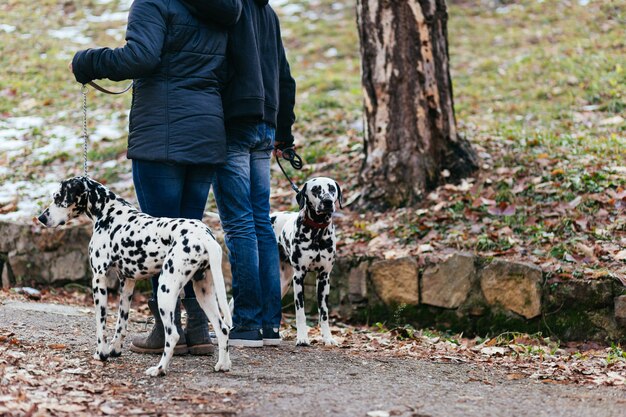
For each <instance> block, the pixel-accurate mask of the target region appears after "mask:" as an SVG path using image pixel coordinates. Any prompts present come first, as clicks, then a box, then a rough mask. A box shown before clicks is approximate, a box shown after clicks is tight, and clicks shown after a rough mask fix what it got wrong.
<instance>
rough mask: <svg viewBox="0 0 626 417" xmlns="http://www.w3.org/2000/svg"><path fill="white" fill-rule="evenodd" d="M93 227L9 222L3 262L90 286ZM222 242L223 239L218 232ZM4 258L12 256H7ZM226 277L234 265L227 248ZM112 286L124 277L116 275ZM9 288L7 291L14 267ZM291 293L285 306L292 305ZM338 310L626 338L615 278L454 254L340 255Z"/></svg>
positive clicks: (32, 275) (0, 229)
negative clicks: (570, 275)
mask: <svg viewBox="0 0 626 417" xmlns="http://www.w3.org/2000/svg"><path fill="white" fill-rule="evenodd" d="M90 238H91V224H84V225H76V226H68V227H63V228H57V229H45V228H41V227H39V226H37V225H24V224H16V223H10V222H0V255H1V256H0V259H4V258H8V260H9V263H10V265H11V267H12V270H13V272H14V274H15V276H16V278H17V281H18V284H19V283H20V282H22V283H27V284H28V283H31V282H39V283H46V284H64V283H66V282H80V283H83V284H85V285H89V282H90V278H91V271H90V269H89V261H88V257H87V248H88V244H89V239H90ZM217 238H218V240H220V241H223V240H222V239H221V237H220V236H219V235H218V236H217ZM3 254H4V255H3ZM223 268H224V275H225V278H226V281H227V285H228V284H229V283H230V265H229V263H228V259H227V256H226V251H224V259H223ZM110 278H111V280H110V282H111V286H113V285H114V284H115V277H110ZM2 282H3V285H4V286H5V287H6V286H8V284H9V283H8V274H7V268H4V269H3V273H2ZM315 294H316V290H315V279H314V277H312V276H309V277H307V280H306V281H305V308H306V309H307V310H308V311H311V312H313V313H314V312H315V311H316V310H317V305H316V300H317V296H316V295H315ZM292 301H293V300H292V295H288V296H287V298H286V299H285V300H284V304H285V305H286V306H288V305H290V307H287V309H289V308H293V302H292ZM330 305H331V308H332V309H333V310H334V313H335V314H337V315H339V316H340V317H341V318H342V319H343V320H351V321H355V322H369V323H374V322H377V321H380V322H384V323H386V324H387V325H389V326H396V325H404V324H407V323H408V324H413V325H415V326H420V327H424V326H432V327H436V328H440V329H450V330H453V331H463V332H465V333H466V334H482V335H484V334H494V333H497V332H502V331H525V332H531V333H534V332H538V331H540V332H542V333H543V334H544V335H553V336H556V337H559V338H561V339H578V340H582V339H590V340H602V341H607V340H610V341H616V342H620V341H626V291H625V290H624V286H623V285H622V284H621V283H620V282H619V281H617V280H615V279H613V278H611V277H608V276H607V277H605V278H599V279H596V280H578V279H570V280H566V281H558V280H556V279H553V278H551V277H550V276H549V275H548V274H546V273H544V272H542V271H541V269H539V268H538V267H536V266H534V265H530V264H525V263H519V262H510V261H506V260H500V259H496V260H492V261H490V260H486V259H483V258H480V257H478V256H476V255H473V254H469V253H455V254H452V255H450V256H448V257H447V258H446V259H445V260H442V261H437V262H434V261H430V260H428V259H416V258H412V257H405V258H400V259H394V260H381V259H362V258H354V259H340V260H338V262H337V264H336V265H335V269H334V271H333V273H332V275H331V294H330Z"/></svg>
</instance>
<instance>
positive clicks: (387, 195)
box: [357, 0, 478, 209]
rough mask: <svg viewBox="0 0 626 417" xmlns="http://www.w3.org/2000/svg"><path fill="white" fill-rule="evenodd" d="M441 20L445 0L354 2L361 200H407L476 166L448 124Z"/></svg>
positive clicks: (380, 203)
mask: <svg viewBox="0 0 626 417" xmlns="http://www.w3.org/2000/svg"><path fill="white" fill-rule="evenodd" d="M447 21H448V12H447V8H446V3H445V0H357V23H358V28H359V36H360V41H361V57H362V83H363V90H364V96H365V106H364V107H365V117H366V124H367V127H366V130H365V161H364V163H363V167H362V169H361V173H360V184H361V187H362V189H361V201H360V204H361V205H362V206H365V207H373V208H381V209H382V208H387V207H400V206H404V205H411V204H414V203H416V202H419V201H421V199H422V198H423V195H424V194H425V193H427V192H428V191H430V190H432V189H433V188H435V187H437V186H438V185H440V184H441V183H442V182H444V181H455V180H460V179H461V178H465V177H467V176H469V175H470V174H471V173H472V172H473V171H475V170H476V169H477V167H478V161H477V157H476V154H475V152H474V151H473V149H472V148H471V146H470V145H469V143H468V142H467V141H466V140H464V139H462V138H460V137H459V135H458V134H457V130H456V121H455V117H454V102H453V99H452V82H451V80H450V69H449V65H448V38H447V36H448V34H447ZM444 170H446V171H447V172H448V174H445V173H444Z"/></svg>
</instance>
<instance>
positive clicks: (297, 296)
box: [271, 177, 342, 346]
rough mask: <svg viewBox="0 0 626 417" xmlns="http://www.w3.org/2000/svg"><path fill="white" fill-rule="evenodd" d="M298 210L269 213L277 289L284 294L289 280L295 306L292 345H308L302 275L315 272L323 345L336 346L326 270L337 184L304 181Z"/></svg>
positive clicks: (332, 260)
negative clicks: (276, 258)
mask: <svg viewBox="0 0 626 417" xmlns="http://www.w3.org/2000/svg"><path fill="white" fill-rule="evenodd" d="M296 200H297V202H298V204H299V206H300V211H299V212H279V213H273V214H272V215H271V220H272V225H273V227H274V233H275V234H276V239H277V241H278V251H279V254H280V261H281V268H280V269H281V273H280V275H281V277H280V281H281V290H282V296H283V297H284V296H285V294H286V293H287V290H288V289H289V284H290V283H291V282H292V281H293V295H294V302H295V305H296V329H297V337H296V345H298V346H301V345H304V346H306V345H309V336H308V328H307V325H306V317H305V314H304V292H303V284H304V277H305V276H306V274H307V272H309V271H312V272H316V273H317V306H318V311H319V322H320V328H321V331H322V338H323V340H324V344H326V345H327V346H328V345H333V346H336V345H337V341H335V339H334V338H333V337H332V335H331V333H330V327H329V325H328V294H329V293H330V272H331V271H332V269H333V265H334V263H335V250H336V237H335V226H334V225H333V223H332V215H333V213H334V211H335V202H339V207H340V208H342V195H341V188H340V187H339V184H338V183H337V182H336V181H335V180H332V179H330V178H326V177H317V178H312V179H310V180H309V181H307V182H306V183H305V184H304V186H303V187H302V189H301V190H300V192H298V194H297V195H296Z"/></svg>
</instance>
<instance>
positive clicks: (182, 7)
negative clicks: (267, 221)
mask: <svg viewBox="0 0 626 417" xmlns="http://www.w3.org/2000/svg"><path fill="white" fill-rule="evenodd" d="M241 10H242V3H241V0H211V1H206V4H205V8H204V9H203V11H204V12H207V11H208V12H209V15H210V18H207V17H206V15H204V16H202V19H199V16H198V15H197V13H196V12H195V10H194V8H193V7H191V6H190V5H189V4H185V3H184V2H183V0H135V1H134V3H133V4H132V6H131V8H130V13H129V16H128V26H127V31H126V44H125V45H124V46H123V47H120V48H115V49H111V48H97V49H87V50H84V51H79V52H78V53H76V55H75V56H74V59H73V60H72V63H71V70H72V72H73V73H74V76H75V78H76V81H78V82H79V83H82V84H86V83H88V82H90V81H92V80H97V79H102V78H108V79H110V80H113V81H121V80H126V79H133V80H134V86H133V100H132V106H131V111H130V120H129V135H128V153H127V156H128V158H130V159H132V167H133V182H134V185H135V190H136V192H137V199H138V200H139V205H140V206H141V209H142V211H144V212H145V213H148V214H150V215H153V216H159V217H184V218H196V219H202V216H203V213H204V208H205V205H206V201H207V197H208V193H209V189H210V186H211V183H212V181H213V178H214V173H215V169H216V166H217V165H218V164H222V163H224V162H225V161H226V159H227V143H226V130H225V126H224V110H223V106H222V98H221V94H220V93H221V89H222V88H223V86H224V84H225V82H226V81H227V75H228V72H227V71H228V70H227V66H226V53H227V43H228V33H227V27H228V26H232V25H234V24H235V23H236V22H237V21H238V19H239V17H240V14H241ZM152 286H153V298H152V299H151V300H150V301H149V302H148V305H149V306H150V310H151V311H152V314H153V315H154V317H155V326H154V327H153V329H152V331H151V332H150V333H149V335H148V336H146V337H135V338H134V339H133V342H132V345H131V350H133V351H136V352H146V353H160V352H162V351H163V345H164V343H165V338H164V335H163V326H162V324H161V319H160V315H159V312H158V305H157V301H156V292H157V290H158V277H153V279H152ZM183 304H184V306H185V309H186V311H187V315H188V320H187V328H186V331H185V332H183V331H182V328H180V307H177V312H176V322H177V326H178V327H179V329H178V333H179V334H180V335H181V337H180V340H179V342H178V345H177V346H176V350H175V352H176V353H184V352H187V351H189V352H191V353H195V354H207V353H210V351H211V350H212V347H211V344H210V339H209V333H208V322H207V318H206V316H205V315H204V313H203V312H202V309H201V308H200V306H199V305H198V303H197V301H196V299H195V294H194V293H193V286H192V283H191V282H189V284H188V285H187V286H185V298H184V299H183Z"/></svg>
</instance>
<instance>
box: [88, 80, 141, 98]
mask: <svg viewBox="0 0 626 417" xmlns="http://www.w3.org/2000/svg"><path fill="white" fill-rule="evenodd" d="M87 84H89V85H90V86H92V87H93V88H95V89H96V90H98V91H100V92H101V93H106V94H112V95H115V96H116V95H118V94H124V93H125V92H127V91H128V90H130V89H131V88H133V85H134V84H135V82H134V81H133V82H131V83H130V84H128V87H126V88H125V89H123V90H122V91H111V90H107V89H106V88H104V87H101V86H99V85H98V84H96V83H95V82H94V81H89V82H88V83H87ZM83 85H84V84H83Z"/></svg>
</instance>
